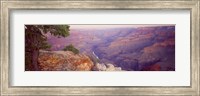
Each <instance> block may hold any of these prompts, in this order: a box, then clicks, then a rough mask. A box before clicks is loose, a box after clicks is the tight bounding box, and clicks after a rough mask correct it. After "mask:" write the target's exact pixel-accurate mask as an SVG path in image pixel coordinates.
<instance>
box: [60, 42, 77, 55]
mask: <svg viewBox="0 0 200 96" xmlns="http://www.w3.org/2000/svg"><path fill="white" fill-rule="evenodd" d="M63 50H64V51H72V52H73V53H74V54H78V53H79V50H78V49H76V48H75V47H74V46H73V45H72V44H70V45H68V46H65V48H64V49H63Z"/></svg>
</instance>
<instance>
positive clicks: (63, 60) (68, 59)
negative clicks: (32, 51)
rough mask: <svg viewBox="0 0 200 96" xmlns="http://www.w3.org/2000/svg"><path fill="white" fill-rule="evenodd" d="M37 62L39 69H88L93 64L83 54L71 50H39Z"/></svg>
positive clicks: (90, 68)
mask: <svg viewBox="0 0 200 96" xmlns="http://www.w3.org/2000/svg"><path fill="white" fill-rule="evenodd" d="M38 63H39V66H40V70H41V71H90V70H92V67H93V66H94V64H93V62H92V61H91V60H90V58H89V57H88V56H86V55H85V54H74V53H73V52H71V51H43V50H40V53H39V58H38Z"/></svg>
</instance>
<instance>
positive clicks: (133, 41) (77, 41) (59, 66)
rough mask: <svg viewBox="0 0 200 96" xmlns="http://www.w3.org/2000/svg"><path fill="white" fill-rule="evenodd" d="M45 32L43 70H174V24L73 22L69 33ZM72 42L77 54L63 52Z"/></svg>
mask: <svg viewBox="0 0 200 96" xmlns="http://www.w3.org/2000/svg"><path fill="white" fill-rule="evenodd" d="M107 26H108V27H107ZM43 35H44V36H45V37H46V41H47V43H48V44H49V45H50V46H51V47H50V48H49V49H48V50H44V49H40V50H39V56H38V61H37V62H38V64H39V70H41V71H175V25H162V24H160V25H130V24H129V25H126V24H124V25H98V24H97V25H87V24H86V25H73V24H72V25H69V36H66V37H62V36H61V37H58V36H55V35H52V34H51V33H49V32H47V33H45V34H43ZM26 39H28V38H26ZM27 42H28V41H27ZM70 45H72V46H73V47H75V48H76V50H78V53H77V54H75V53H73V52H71V51H63V49H64V48H65V46H70ZM27 46H28V44H27ZM27 48H28V47H27ZM26 57H27V56H26ZM73 60H74V61H73ZM26 66H29V64H26ZM25 70H26V71H29V70H31V69H30V68H29V69H28V67H27V68H26V69H25Z"/></svg>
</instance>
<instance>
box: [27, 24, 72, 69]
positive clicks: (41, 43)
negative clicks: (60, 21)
mask: <svg viewBox="0 0 200 96" xmlns="http://www.w3.org/2000/svg"><path fill="white" fill-rule="evenodd" d="M69 27H70V26H68V25H25V56H26V57H25V58H26V60H25V63H26V67H27V66H30V67H29V68H25V70H36V71H37V70H39V66H38V62H37V61H38V56H39V50H40V49H43V50H48V49H50V48H51V46H50V45H49V44H48V43H47V36H46V34H47V33H50V34H51V35H54V36H56V37H58V38H60V37H67V36H69V31H70V30H69Z"/></svg>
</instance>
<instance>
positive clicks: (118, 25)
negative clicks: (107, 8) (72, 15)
mask: <svg viewBox="0 0 200 96" xmlns="http://www.w3.org/2000/svg"><path fill="white" fill-rule="evenodd" d="M153 26H174V24H157V25H155V24H149V25H145V24H142V25H133V24H124V25H120V24H108V25H106V24H91V25H89V24H88V25H87V24H83V25H78V24H74V25H70V29H102V28H103V29H105V28H130V27H132V28H137V27H153Z"/></svg>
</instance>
